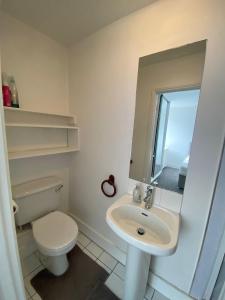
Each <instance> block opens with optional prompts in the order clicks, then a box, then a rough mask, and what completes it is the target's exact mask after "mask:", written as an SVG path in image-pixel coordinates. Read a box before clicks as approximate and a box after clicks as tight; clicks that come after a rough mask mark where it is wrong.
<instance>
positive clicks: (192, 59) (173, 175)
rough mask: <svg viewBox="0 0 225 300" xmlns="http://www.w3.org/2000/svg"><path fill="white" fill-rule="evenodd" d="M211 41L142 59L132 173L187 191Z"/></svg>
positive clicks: (179, 191)
mask: <svg viewBox="0 0 225 300" xmlns="http://www.w3.org/2000/svg"><path fill="white" fill-rule="evenodd" d="M205 49H206V43H205V41H203V42H197V43H194V44H190V45H187V46H183V47H180V48H177V49H172V50H167V51H164V52H161V53H157V54H152V55H149V56H146V57H143V58H140V60H139V69H138V80H137V93H136V109H135V120H134V131H133V143H132V152H131V161H130V162H131V164H130V178H132V179H135V180H138V181H141V182H145V183H151V182H152V181H154V180H157V181H158V186H159V187H162V188H164V189H168V190H172V191H175V192H178V193H183V189H184V186H185V180H186V175H187V170H188V163H189V157H190V150H191V143H192V138H193V132H194V125H195V119H196V114H197V107H198V100H199V95H200V87H201V80H202V74H203V67H204V61H205Z"/></svg>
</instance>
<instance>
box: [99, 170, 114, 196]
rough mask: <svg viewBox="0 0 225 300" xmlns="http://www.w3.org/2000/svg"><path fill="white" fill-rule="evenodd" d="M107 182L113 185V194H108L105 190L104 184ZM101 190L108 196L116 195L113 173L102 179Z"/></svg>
mask: <svg viewBox="0 0 225 300" xmlns="http://www.w3.org/2000/svg"><path fill="white" fill-rule="evenodd" d="M106 183H107V184H109V185H111V186H112V187H113V193H112V194H107V193H106V191H105V190H104V185H105V184H106ZM101 190H102V192H103V194H104V195H105V196H106V197H114V196H115V195H116V186H115V177H114V176H113V175H109V178H108V179H106V180H104V181H102V184H101Z"/></svg>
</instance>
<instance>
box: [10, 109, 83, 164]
mask: <svg viewBox="0 0 225 300" xmlns="http://www.w3.org/2000/svg"><path fill="white" fill-rule="evenodd" d="M4 112H5V127H6V134H7V146H8V157H9V160H15V159H22V158H29V157H38V156H46V155H53V154H60V153H69V152H75V151H79V149H80V129H79V127H78V126H77V125H76V117H75V116H73V115H64V114H56V113H45V112H37V111H31V110H25V109H21V108H13V107H4Z"/></svg>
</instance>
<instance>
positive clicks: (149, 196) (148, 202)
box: [144, 183, 157, 209]
mask: <svg viewBox="0 0 225 300" xmlns="http://www.w3.org/2000/svg"><path fill="white" fill-rule="evenodd" d="M156 185H157V183H153V184H150V185H149V186H148V187H147V192H146V196H145V198H144V202H145V208H146V209H150V208H151V207H152V205H153V201H154V194H155V187H156Z"/></svg>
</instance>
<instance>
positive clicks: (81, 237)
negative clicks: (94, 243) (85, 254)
mask: <svg viewBox="0 0 225 300" xmlns="http://www.w3.org/2000/svg"><path fill="white" fill-rule="evenodd" d="M77 242H79V243H80V244H81V245H82V246H83V247H87V245H88V244H89V243H90V242H91V241H90V240H89V238H87V237H86V236H85V235H84V234H83V233H81V232H79V234H78V237H77Z"/></svg>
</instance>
